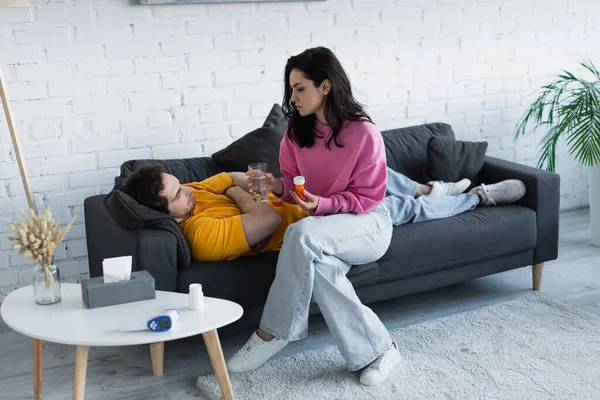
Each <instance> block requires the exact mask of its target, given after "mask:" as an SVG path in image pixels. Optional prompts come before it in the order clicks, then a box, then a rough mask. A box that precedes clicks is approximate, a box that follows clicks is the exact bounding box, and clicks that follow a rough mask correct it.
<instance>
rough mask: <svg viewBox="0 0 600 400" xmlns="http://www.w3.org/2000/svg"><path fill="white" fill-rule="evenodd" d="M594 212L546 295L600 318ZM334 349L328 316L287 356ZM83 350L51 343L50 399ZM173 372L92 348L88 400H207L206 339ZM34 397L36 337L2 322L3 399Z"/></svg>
mask: <svg viewBox="0 0 600 400" xmlns="http://www.w3.org/2000/svg"><path fill="white" fill-rule="evenodd" d="M588 237H589V210H588V209H581V210H575V211H568V212H565V213H563V214H562V215H561V222H560V251H559V258H558V260H556V261H553V262H549V263H546V265H545V268H544V276H543V281H542V290H541V293H543V294H544V295H546V296H549V297H551V298H553V299H556V300H559V301H562V302H565V303H567V304H570V305H572V306H574V307H577V308H580V309H583V310H586V311H588V312H591V313H594V314H596V315H600V248H599V247H594V246H592V245H591V244H590V242H589V239H588ZM531 279H532V278H531V267H527V268H521V269H518V270H514V271H508V272H504V273H501V274H497V275H493V276H488V277H485V278H480V279H477V280H473V281H469V282H465V283H461V284H457V285H453V286H450V287H446V288H443V289H438V290H434V291H430V292H425V293H420V294H416V295H412V296H406V297H403V298H400V299H394V300H389V301H385V302H381V303H376V304H373V305H372V308H373V310H374V311H375V312H376V313H377V314H378V315H379V316H380V317H381V319H382V321H383V322H384V323H385V324H386V326H387V327H388V328H389V329H395V328H398V327H401V326H406V325H410V324H415V323H419V322H421V321H425V320H429V319H433V318H438V317H442V316H446V315H451V314H454V313H459V312H463V311H468V310H473V309H477V308H480V307H482V306H486V305H489V304H493V303H496V302H500V301H505V300H509V299H513V298H517V297H519V296H523V295H525V294H527V293H530V292H531V282H532V280H531ZM247 338H248V335H247V334H243V335H236V336H227V337H222V338H221V343H222V345H223V350H224V353H225V357H226V358H227V357H229V356H230V355H231V354H232V353H233V352H235V351H236V350H237V349H238V348H239V347H240V346H241V345H243V344H244V343H245V341H246V340H247ZM329 344H331V336H330V334H329V332H328V330H327V327H326V326H325V324H324V322H323V320H322V318H321V317H320V316H315V317H312V319H311V334H310V335H309V337H308V338H307V339H305V340H302V341H299V342H294V343H291V344H290V345H288V346H287V347H286V348H285V349H284V350H283V351H282V352H281V354H279V356H286V355H290V354H294V353H297V352H301V351H305V350H309V349H315V348H320V347H323V346H326V345H329ZM74 359H75V349H74V348H73V347H70V346H64V345H57V344H48V343H44V372H43V377H44V381H43V392H44V396H43V398H44V399H47V400H63V399H69V398H71V390H72V382H73V363H74ZM164 368H165V372H164V375H163V376H161V377H154V376H153V375H152V366H151V363H150V352H149V350H148V346H130V347H118V348H91V349H90V353H89V363H88V372H87V385H86V399H88V400H100V399H102V400H104V399H123V400H134V399H135V400H138V399H139V400H185V399H200V400H202V399H205V397H204V396H202V395H201V394H199V393H198V392H197V390H196V388H195V381H196V377H197V376H198V375H200V374H205V373H207V372H210V371H211V367H210V362H209V361H208V354H207V353H206V350H205V348H204V344H203V342H202V340H201V338H200V337H199V336H198V337H197V338H190V339H185V340H180V341H177V342H167V343H165V364H164ZM32 393H33V384H32V372H31V340H30V339H29V338H26V337H24V336H22V335H20V334H17V333H15V332H12V331H11V330H10V329H9V328H8V327H7V326H6V325H5V324H4V323H2V322H1V321H0V398H2V399H7V400H22V399H30V398H31V396H32Z"/></svg>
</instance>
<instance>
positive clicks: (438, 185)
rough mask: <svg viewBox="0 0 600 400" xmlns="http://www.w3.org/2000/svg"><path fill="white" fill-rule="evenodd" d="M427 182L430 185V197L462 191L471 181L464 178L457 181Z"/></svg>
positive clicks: (452, 194)
mask: <svg viewBox="0 0 600 400" xmlns="http://www.w3.org/2000/svg"><path fill="white" fill-rule="evenodd" d="M427 184H428V185H429V186H431V193H429V196H431V197H440V196H456V195H457V194H461V193H464V192H465V190H467V188H468V187H469V185H470V184H471V181H470V180H468V179H466V178H465V179H462V180H460V181H458V182H442V181H431V182H428V183H427Z"/></svg>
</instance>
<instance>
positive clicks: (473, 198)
mask: <svg viewBox="0 0 600 400" xmlns="http://www.w3.org/2000/svg"><path fill="white" fill-rule="evenodd" d="M387 172H388V181H387V191H386V193H385V199H384V200H383V202H384V203H385V205H387V207H388V209H389V212H390V217H391V219H392V224H393V225H394V226H396V225H402V224H406V223H408V222H423V221H431V220H434V219H440V218H448V217H452V216H453V215H458V214H462V213H464V212H466V211H469V210H472V209H474V208H475V207H477V205H478V204H479V198H478V197H477V195H475V194H472V193H462V194H459V195H456V196H443V197H430V196H419V197H418V198H416V199H415V197H414V196H415V193H416V192H417V182H415V181H413V180H412V179H410V178H408V177H407V176H405V175H402V174H400V173H398V172H396V171H394V170H393V169H391V168H389V167H388V169H387Z"/></svg>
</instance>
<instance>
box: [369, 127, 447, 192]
mask: <svg viewBox="0 0 600 400" xmlns="http://www.w3.org/2000/svg"><path fill="white" fill-rule="evenodd" d="M381 134H382V135H383V141H384V143H385V152H386V156H387V165H388V167H390V168H392V169H393V170H394V171H397V172H400V173H402V174H404V175H406V176H408V177H409V178H411V179H412V180H415V181H418V182H425V181H426V179H425V178H426V177H425V172H426V171H425V169H426V167H427V142H428V141H429V139H431V138H432V137H436V136H441V137H445V138H450V139H454V132H453V131H452V128H451V127H450V125H448V124H444V123H432V124H425V125H418V126H410V127H407V128H399V129H391V130H387V131H383V132H381Z"/></svg>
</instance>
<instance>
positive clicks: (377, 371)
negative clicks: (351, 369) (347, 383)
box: [360, 343, 401, 386]
mask: <svg viewBox="0 0 600 400" xmlns="http://www.w3.org/2000/svg"><path fill="white" fill-rule="evenodd" d="M400 358H401V357H400V352H399V351H398V347H396V343H393V344H392V345H391V346H390V348H389V349H387V350H386V352H385V353H383V354H382V355H380V356H379V357H378V358H377V360H375V361H373V362H372V363H371V364H370V365H369V366H368V367H367V368H365V370H364V371H363V372H362V373H361V374H360V383H362V384H363V385H365V386H377V385H379V384H381V383H383V382H384V381H385V380H386V379H387V378H388V376H389V375H390V372H392V369H394V367H395V366H396V364H398V363H399V362H400Z"/></svg>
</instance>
